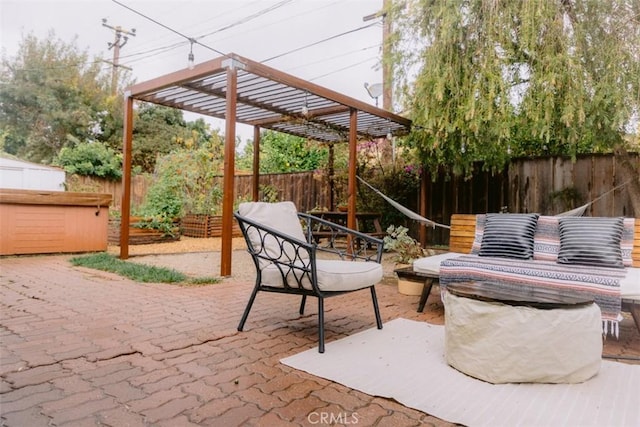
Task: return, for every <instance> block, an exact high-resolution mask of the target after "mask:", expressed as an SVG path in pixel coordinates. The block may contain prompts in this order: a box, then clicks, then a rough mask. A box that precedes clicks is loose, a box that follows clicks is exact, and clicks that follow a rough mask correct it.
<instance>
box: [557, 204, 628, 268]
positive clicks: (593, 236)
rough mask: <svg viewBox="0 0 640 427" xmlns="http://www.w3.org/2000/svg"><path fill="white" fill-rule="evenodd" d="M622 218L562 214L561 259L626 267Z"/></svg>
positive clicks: (559, 260) (583, 263)
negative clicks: (623, 255)
mask: <svg viewBox="0 0 640 427" xmlns="http://www.w3.org/2000/svg"><path fill="white" fill-rule="evenodd" d="M623 222H624V221H623V218H602V217H565V218H560V220H559V228H560V252H558V263H559V264H580V265H593V266H600V267H615V268H624V264H623V262H622V250H621V249H620V242H621V241H622V230H623Z"/></svg>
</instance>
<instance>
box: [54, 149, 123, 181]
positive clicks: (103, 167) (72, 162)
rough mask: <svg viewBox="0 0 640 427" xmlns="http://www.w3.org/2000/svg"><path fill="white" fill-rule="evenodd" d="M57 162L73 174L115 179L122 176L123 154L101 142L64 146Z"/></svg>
mask: <svg viewBox="0 0 640 427" xmlns="http://www.w3.org/2000/svg"><path fill="white" fill-rule="evenodd" d="M55 163H56V164H57V165H59V166H61V167H62V168H63V169H64V170H65V171H66V172H67V173H69V174H72V175H73V174H76V175H85V176H97V177H100V178H105V179H110V180H114V181H115V180H119V179H120V178H122V155H121V154H119V153H116V152H115V151H114V150H113V149H111V148H109V147H107V146H106V145H104V144H102V143H100V142H85V143H79V144H77V145H76V146H75V147H64V148H62V150H60V153H58V157H57V159H56V161H55Z"/></svg>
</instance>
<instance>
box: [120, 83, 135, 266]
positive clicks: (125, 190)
mask: <svg viewBox="0 0 640 427" xmlns="http://www.w3.org/2000/svg"><path fill="white" fill-rule="evenodd" d="M124 96H125V106H124V135H123V137H122V172H123V173H122V199H121V205H120V259H127V258H129V223H130V221H131V144H132V142H133V98H132V97H131V94H130V93H129V92H125V94H124Z"/></svg>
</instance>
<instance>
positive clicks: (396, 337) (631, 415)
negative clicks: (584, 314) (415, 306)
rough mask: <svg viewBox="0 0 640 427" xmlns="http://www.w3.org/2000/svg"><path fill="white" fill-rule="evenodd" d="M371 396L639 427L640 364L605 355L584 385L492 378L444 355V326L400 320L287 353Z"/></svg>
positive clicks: (294, 363) (450, 409)
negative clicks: (468, 371) (321, 348)
mask: <svg viewBox="0 0 640 427" xmlns="http://www.w3.org/2000/svg"><path fill="white" fill-rule="evenodd" d="M281 362H282V363H283V364H285V365H288V366H291V367H293V368H295V369H299V370H302V371H306V372H308V373H310V374H313V375H316V376H318V377H322V378H325V379H328V380H331V381H334V382H337V383H340V384H343V385H345V386H347V387H349V388H352V389H356V390H359V391H362V392H364V393H367V394H369V395H372V396H381V397H387V398H392V399H395V400H396V401H398V402H400V403H401V404H403V405H405V406H408V407H411V408H414V409H417V410H420V411H422V412H425V413H427V414H430V415H433V416H435V417H437V418H440V419H443V420H446V421H449V422H452V423H459V424H464V425H467V426H471V427H474V426H492V427H495V426H509V427H511V426H554V427H555V426H572V427H573V426H640V404H639V403H638V402H640V401H639V400H638V399H639V397H638V396H640V394H639V391H640V366H639V365H629V364H624V363H618V362H612V361H606V360H605V361H602V366H601V369H600V372H599V373H598V375H596V376H595V377H593V378H592V379H590V380H589V381H586V382H585V383H582V384H490V383H487V382H484V381H480V380H477V379H474V378H472V377H469V376H467V375H464V374H462V373H461V372H459V371H457V370H455V369H453V368H451V367H450V366H449V365H447V364H446V362H445V360H444V327H443V326H438V325H430V324H428V323H425V322H417V321H413V320H407V319H395V320H392V321H390V322H387V323H385V324H384V328H383V329H382V330H378V329H376V328H373V329H369V330H366V331H364V332H360V333H357V334H354V335H352V336H349V337H346V338H342V339H340V340H337V341H334V342H330V343H328V344H327V345H326V350H325V353H324V354H320V353H318V349H317V347H316V348H312V349H310V350H307V351H304V352H302V353H299V354H296V355H294V356H291V357H287V358H285V359H282V360H281Z"/></svg>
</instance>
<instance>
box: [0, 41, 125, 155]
mask: <svg viewBox="0 0 640 427" xmlns="http://www.w3.org/2000/svg"><path fill="white" fill-rule="evenodd" d="M106 77H107V76H106V75H105V73H104V72H103V67H102V64H101V61H99V60H96V59H93V60H92V59H90V58H89V56H88V54H87V53H86V52H83V51H80V50H79V49H78V48H77V46H76V45H75V42H73V43H68V44H67V43H64V42H63V41H61V40H60V39H57V38H56V36H55V33H54V32H53V31H51V32H50V33H49V35H48V36H47V38H46V39H45V40H38V39H37V38H36V37H35V36H33V35H32V34H30V35H27V36H25V37H24V38H23V40H22V42H21V44H20V47H19V50H18V53H17V55H16V57H15V58H7V57H5V56H4V55H3V57H2V66H1V68H0V128H1V129H2V131H3V134H4V136H5V141H4V149H5V150H6V151H7V152H9V153H11V154H15V155H18V156H20V157H22V158H26V159H29V160H32V161H36V162H42V163H51V162H52V160H53V159H54V158H55V157H56V155H57V153H58V152H59V151H60V149H61V148H62V147H65V146H73V145H75V144H76V143H78V142H80V141H93V140H100V139H101V138H102V135H101V128H102V126H101V122H102V121H103V120H104V119H105V118H106V117H107V116H109V102H110V101H109V96H108V92H107V91H106V90H105V88H107V87H108V79H107V78H106ZM111 102H113V101H111Z"/></svg>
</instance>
